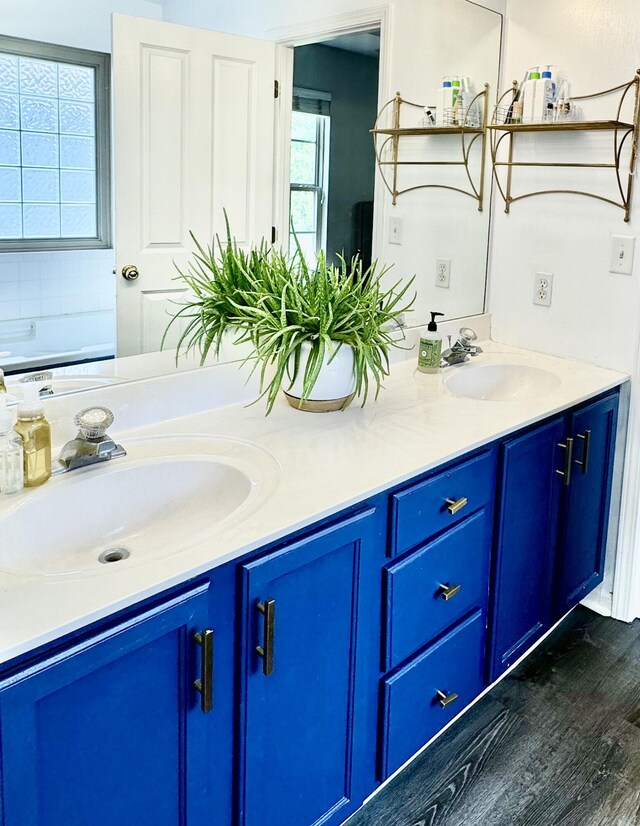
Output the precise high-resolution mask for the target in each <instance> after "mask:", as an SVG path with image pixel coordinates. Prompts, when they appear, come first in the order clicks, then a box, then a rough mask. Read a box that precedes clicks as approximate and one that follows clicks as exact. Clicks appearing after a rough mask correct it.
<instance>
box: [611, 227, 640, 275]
mask: <svg viewBox="0 0 640 826" xmlns="http://www.w3.org/2000/svg"><path fill="white" fill-rule="evenodd" d="M635 245H636V238H635V235H613V236H612V237H611V263H610V264H609V272H615V273H618V274H619V275H631V273H632V272H633V253H634V250H635Z"/></svg>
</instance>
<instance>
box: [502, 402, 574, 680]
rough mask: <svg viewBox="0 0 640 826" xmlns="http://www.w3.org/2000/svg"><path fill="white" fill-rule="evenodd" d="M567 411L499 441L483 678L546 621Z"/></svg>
mask: <svg viewBox="0 0 640 826" xmlns="http://www.w3.org/2000/svg"><path fill="white" fill-rule="evenodd" d="M564 437H565V418H564V416H558V417H557V418H554V419H552V420H551V421H549V422H547V423H545V424H543V425H541V426H538V427H536V428H534V429H533V430H529V431H528V432H526V433H524V434H521V435H517V436H515V437H514V438H512V439H508V440H506V441H505V442H503V443H502V444H501V446H500V461H499V470H498V491H497V499H496V501H497V513H496V525H495V532H494V559H493V587H492V595H491V646H490V649H491V650H490V658H489V678H490V680H495V679H497V678H498V677H499V676H500V674H502V672H503V671H505V670H506V669H507V668H509V666H510V665H512V664H513V663H514V662H515V661H516V660H517V659H518V658H519V657H521V656H522V655H523V654H524V653H525V651H527V649H528V648H530V647H531V646H532V645H533V644H534V643H535V642H536V640H537V639H539V638H540V637H541V636H542V635H543V634H544V633H545V631H547V629H548V628H549V627H550V625H551V622H552V610H553V587H554V579H553V577H554V568H555V564H556V554H557V544H558V530H559V521H558V519H559V507H560V498H561V492H562V479H561V478H560V476H559V475H558V474H557V473H556V470H557V469H558V468H560V463H561V461H562V458H563V457H562V449H561V448H560V447H559V446H558V445H559V444H561V443H562V442H563V440H564Z"/></svg>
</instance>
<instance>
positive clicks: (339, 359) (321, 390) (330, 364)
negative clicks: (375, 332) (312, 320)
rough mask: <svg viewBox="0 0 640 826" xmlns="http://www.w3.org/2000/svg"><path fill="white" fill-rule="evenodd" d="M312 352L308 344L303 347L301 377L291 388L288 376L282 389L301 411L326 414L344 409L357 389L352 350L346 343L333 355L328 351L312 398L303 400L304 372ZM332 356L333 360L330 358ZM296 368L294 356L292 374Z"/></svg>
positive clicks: (291, 362)
mask: <svg viewBox="0 0 640 826" xmlns="http://www.w3.org/2000/svg"><path fill="white" fill-rule="evenodd" d="M335 346H336V347H337V346H338V345H337V344H336V345H335ZM310 351H311V345H310V344H309V343H308V342H306V341H305V342H303V343H302V345H301V354H300V365H299V368H298V375H297V376H296V378H295V381H294V382H293V384H291V386H289V385H290V382H291V379H290V378H289V376H286V375H285V378H284V381H283V383H282V389H283V390H284V392H285V395H286V397H287V400H288V402H289V404H290V405H291V406H292V407H295V408H297V409H298V410H307V411H310V412H316V413H326V412H329V411H331V410H342V409H344V408H345V407H347V405H348V404H349V403H350V402H351V400H352V398H353V394H354V392H355V387H356V380H355V376H354V372H353V350H352V349H351V347H349V346H348V345H345V344H343V345H342V347H340V349H339V350H338V352H337V353H335V350H333V351H331V352H329V351H328V350H327V352H325V356H324V362H323V365H322V368H321V370H320V374H319V375H318V378H317V380H316V383H315V384H314V386H313V389H312V391H311V393H310V395H309V398H308V399H306V400H305V401H301V397H302V387H303V384H304V372H305V369H306V364H307V359H308V358H309V353H310ZM334 353H335V355H334ZM332 356H333V358H331V357H332ZM330 359H331V361H330ZM293 369H294V358H293V357H291V360H290V371H291V373H293Z"/></svg>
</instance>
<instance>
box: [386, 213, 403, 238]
mask: <svg viewBox="0 0 640 826" xmlns="http://www.w3.org/2000/svg"><path fill="white" fill-rule="evenodd" d="M389 243H390V244H401V243H402V218H389Z"/></svg>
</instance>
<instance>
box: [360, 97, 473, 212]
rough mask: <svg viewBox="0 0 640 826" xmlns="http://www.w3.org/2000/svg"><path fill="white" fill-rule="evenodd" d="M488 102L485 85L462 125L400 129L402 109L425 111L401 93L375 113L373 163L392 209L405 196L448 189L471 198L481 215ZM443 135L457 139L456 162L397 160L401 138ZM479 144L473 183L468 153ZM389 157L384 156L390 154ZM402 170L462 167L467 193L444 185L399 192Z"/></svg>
mask: <svg viewBox="0 0 640 826" xmlns="http://www.w3.org/2000/svg"><path fill="white" fill-rule="evenodd" d="M488 100H489V84H488V83H485V85H484V89H483V91H482V92H479V93H478V94H477V95H476V96H475V97H474V98H473V100H472V101H471V102H470V104H469V106H468V107H467V109H466V111H464V112H463V116H462V121H463V122H462V124H446V125H444V126H411V127H402V126H401V125H400V121H401V118H400V115H401V109H402V107H403V106H409V107H413V108H416V109H424V108H425V107H424V106H423V105H422V104H420V103H412V102H411V101H409V100H404V99H403V97H402V96H401V94H400V92H397V93H396V96H395V97H394V98H392V99H391V100H390V101H388V103H386V104H385V105H384V106H383V107H382V109H381V110H380V111H379V112H378V117H377V118H376V122H375V125H374V127H373V129H372V130H371V133H372V135H373V143H374V147H375V153H376V162H377V164H378V168H379V169H380V175H381V177H382V180H383V183H384V185H385V187H386V188H387V190H388V191H389V193H390V194H391V198H392V203H393V205H394V206H395V204H396V202H397V199H398V197H399V196H400V195H404V194H405V193H406V192H412V191H414V190H416V189H448V190H451V191H453V192H459V193H460V194H462V195H466V196H468V197H469V198H473V199H474V200H475V201H477V203H478V211H479V212H482V207H483V198H484V169H485V156H486V151H485V149H486V135H487V133H486V128H485V126H484V124H486V122H487V114H488ZM389 107H393V114H392V126H390V127H382V126H380V125H379V124H380V123H381V120H382V118H383V117H384V115H385V113H386V111H387V110H388V109H389ZM474 112H477V113H478V115H479V120H478V123H477V124H476V123H473V116H472V113H474ZM442 135H459V136H460V142H461V143H460V148H461V153H460V155H459V156H458V157H459V159H455V160H443V161H440V160H437V161H436V160H431V161H430V160H424V161H421V160H415V161H414V160H405V161H403V160H400V159H399V153H400V141H401V139H403V138H418V137H439V136H442ZM476 144H479V147H480V173H479V176H478V177H479V180H478V181H477V182H476V181H474V176H473V175H472V174H471V170H470V164H469V158H470V156H471V150H472V149H473V147H474V145H476ZM389 149H390V152H389V154H388V155H387V154H385V153H387V152H388V151H389ZM403 166H462V167H464V171H465V174H466V176H467V180H468V182H469V189H463V188H462V187H457V186H450V185H447V184H435V183H434V184H429V183H426V184H418V185H416V186H410V187H406V188H405V189H400V188H399V182H398V170H399V168H400V167H403ZM386 167H391V168H392V170H393V171H392V176H391V180H389V178H388V176H387V174H385V169H386Z"/></svg>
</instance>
